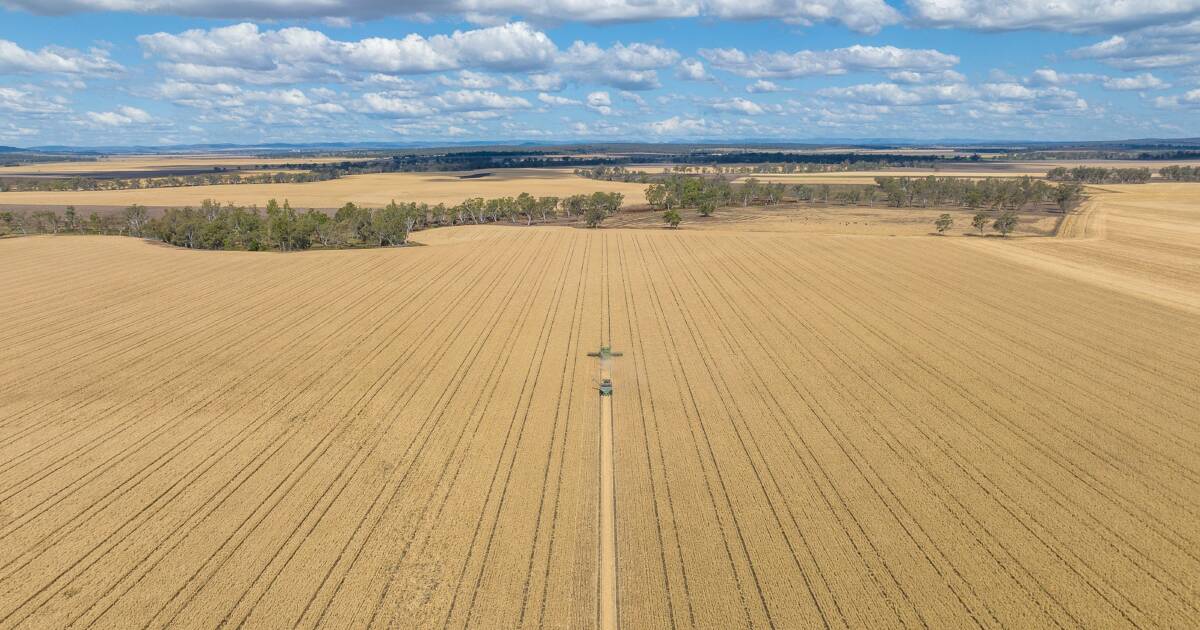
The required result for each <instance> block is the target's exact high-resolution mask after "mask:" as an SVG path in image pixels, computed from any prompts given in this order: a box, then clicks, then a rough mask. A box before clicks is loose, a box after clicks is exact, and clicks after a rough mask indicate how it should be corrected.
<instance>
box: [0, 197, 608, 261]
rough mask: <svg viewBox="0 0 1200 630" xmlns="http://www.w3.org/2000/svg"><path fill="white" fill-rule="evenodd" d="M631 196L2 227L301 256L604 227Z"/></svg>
mask: <svg viewBox="0 0 1200 630" xmlns="http://www.w3.org/2000/svg"><path fill="white" fill-rule="evenodd" d="M623 201H624V195H622V194H621V193H604V192H596V193H592V194H586V195H585V194H580V195H571V196H569V197H564V198H561V199H560V198H558V197H534V196H533V195H530V194H528V193H521V194H520V195H517V196H516V197H500V198H493V199H484V198H480V197H476V198H472V199H467V200H465V201H463V202H462V203H460V204H456V205H453V206H448V205H446V204H436V205H431V204H427V203H416V202H408V203H397V202H395V201H392V202H391V203H388V204H387V205H386V206H384V207H381V208H368V207H364V206H359V205H357V204H354V203H347V204H346V205H344V206H342V207H341V208H339V209H338V210H337V211H336V212H334V213H333V215H332V216H331V215H329V214H327V213H325V212H322V211H320V210H313V209H309V210H305V211H300V210H297V209H295V208H292V207H291V204H290V203H288V201H287V200H284V202H283V203H282V204H281V203H279V202H278V201H277V200H275V199H272V200H270V201H268V202H267V205H266V208H265V209H263V210H260V209H259V208H258V206H237V205H234V204H231V203H229V204H225V205H221V204H220V203H218V202H216V201H214V200H205V201H203V202H202V203H201V204H200V207H198V208H193V207H190V206H189V207H184V208H169V209H167V210H164V211H163V213H162V215H161V216H158V217H151V216H150V212H149V211H148V210H147V208H146V207H145V206H141V205H132V206H129V207H128V208H126V209H125V210H124V211H123V212H121V213H120V214H116V215H100V214H98V213H95V212H93V213H91V214H90V215H89V217H88V218H87V219H86V220H82V219H80V217H79V215H78V213H76V211H75V208H74V207H71V206H68V207H67V208H66V210H65V211H64V213H63V214H61V215H60V214H59V213H57V212H55V211H53V210H38V211H35V212H33V213H26V212H24V211H7V212H2V213H0V226H3V227H4V228H5V229H6V231H8V232H10V233H17V234H38V233H42V234H63V233H80V234H118V235H128V236H140V237H145V238H152V239H156V240H160V241H163V242H165V243H170V244H172V245H176V246H179V247H186V248H190V249H230V250H248V251H265V250H274V251H296V250H304V249H309V248H312V247H317V246H319V247H324V248H331V249H332V248H348V247H387V246H399V245H406V244H408V239H409V235H410V234H411V233H412V232H415V231H418V230H423V229H427V228H432V227H438V226H449V225H463V224H483V223H494V222H499V221H509V222H511V223H524V224H526V225H532V224H534V223H545V222H549V221H552V220H556V219H559V218H568V219H575V220H581V221H583V222H584V223H585V224H586V225H588V226H589V227H596V226H599V225H600V224H601V223H602V222H603V221H604V220H605V219H606V218H608V217H609V216H612V215H613V214H614V213H616V212H617V210H619V209H620V207H621V204H622V202H623Z"/></svg>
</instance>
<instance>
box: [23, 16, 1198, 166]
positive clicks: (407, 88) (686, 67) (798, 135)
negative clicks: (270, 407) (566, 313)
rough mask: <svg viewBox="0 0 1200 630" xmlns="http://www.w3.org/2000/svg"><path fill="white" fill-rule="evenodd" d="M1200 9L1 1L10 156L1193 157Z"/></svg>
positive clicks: (1196, 114)
mask: <svg viewBox="0 0 1200 630" xmlns="http://www.w3.org/2000/svg"><path fill="white" fill-rule="evenodd" d="M1198 62H1200V0H1139V1H1137V2H1132V1H1128V0H1126V1H1114V0H1108V1H1100V0H1056V1H1055V2H1048V1H1045V0H1042V1H1035V0H1010V1H1008V2H1004V1H988V0H891V1H888V0H390V1H389V0H237V1H235V0H0V144H10V145H18V146H34V145H44V144H70V145H80V146H87V145H128V144H150V145H156V144H177V143H198V142H234V143H254V142H309V141H396V142H408V141H414V142H416V141H420V142H438V141H447V140H453V141H472V140H487V141H504V140H530V141H573V140H599V141H618V140H649V141H700V140H717V141H719V140H722V139H743V138H755V139H767V140H776V141H792V140H795V141H803V140H807V139H814V138H911V139H918V140H938V139H945V138H974V139H981V140H989V139H995V140H1100V139H1118V138H1133V137H1188V136H1200V116H1198V114H1200V63H1198Z"/></svg>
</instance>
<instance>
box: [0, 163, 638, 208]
mask: <svg viewBox="0 0 1200 630" xmlns="http://www.w3.org/2000/svg"><path fill="white" fill-rule="evenodd" d="M489 172H491V173H492V175H489V176H487V177H479V178H472V179H459V175H462V174H463V173H441V172H438V173H374V174H369V175H350V176H347V177H342V178H339V179H333V180H329V181H324V182H307V183H301V184H219V185H216V186H182V187H178V188H142V189H131V190H95V191H64V192H42V191H35V192H6V193H0V205H3V206H8V207H14V206H19V207H32V206H40V205H52V206H63V205H68V204H73V205H76V206H79V207H86V206H108V207H123V206H128V205H130V204H134V203H139V204H142V205H144V206H151V207H155V208H159V207H183V206H187V205H190V206H199V205H200V202H202V201H204V200H205V199H216V200H217V201H219V202H221V203H235V204H239V205H246V206H249V205H252V204H257V205H258V206H259V207H263V206H265V205H266V204H267V200H268V199H278V200H279V201H280V202H281V203H282V202H283V200H284V199H286V200H288V201H290V202H291V204H292V206H293V207H296V208H338V207H341V206H342V205H344V204H345V203H347V202H354V203H357V204H360V205H367V206H383V205H387V203H388V202H389V201H392V200H395V201H401V202H403V201H416V202H426V203H430V204H437V203H445V204H446V205H454V204H457V203H460V202H462V201H463V200H464V199H468V198H471V197H515V196H517V195H519V194H521V193H523V192H527V193H529V194H531V195H535V196H556V197H566V196H568V195H574V194H580V193H585V194H586V193H592V192H597V191H600V192H619V193H623V194H624V195H625V204H626V205H639V204H644V203H646V196H645V190H646V186H645V185H644V184H627V183H624V182H606V181H597V180H592V179H585V178H583V177H578V176H576V175H575V174H574V173H572V172H571V171H570V170H569V169H495V170H492V171H489Z"/></svg>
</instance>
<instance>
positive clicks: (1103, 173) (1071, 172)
mask: <svg viewBox="0 0 1200 630" xmlns="http://www.w3.org/2000/svg"><path fill="white" fill-rule="evenodd" d="M1046 178H1047V179H1050V180H1051V181H1056V182H1079V183H1081V184H1145V183H1146V182H1148V181H1150V169H1148V168H1105V167H1103V166H1076V167H1074V168H1066V167H1065V166H1058V167H1055V168H1052V169H1050V170H1049V171H1047V172H1046Z"/></svg>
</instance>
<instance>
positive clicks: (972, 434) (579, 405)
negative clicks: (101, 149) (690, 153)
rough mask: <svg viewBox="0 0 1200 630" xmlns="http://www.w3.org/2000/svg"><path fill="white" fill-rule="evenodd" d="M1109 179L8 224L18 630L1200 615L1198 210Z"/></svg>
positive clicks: (8, 582)
mask: <svg viewBox="0 0 1200 630" xmlns="http://www.w3.org/2000/svg"><path fill="white" fill-rule="evenodd" d="M1106 188H1111V190H1109V191H1108V192H1102V193H1100V194H1097V195H1096V197H1095V198H1094V204H1093V206H1092V207H1091V208H1089V210H1088V211H1087V212H1084V213H1082V214H1080V215H1078V216H1077V217H1074V218H1072V219H1071V220H1070V221H1068V223H1067V225H1066V227H1065V229H1064V230H1063V234H1064V238H1019V239H1007V240H1001V239H971V238H933V237H925V236H918V235H913V236H910V237H907V238H903V237H902V238H891V237H889V236H887V235H885V234H884V235H873V234H864V233H855V234H854V235H852V236H837V235H829V234H822V233H813V232H808V231H802V230H801V231H792V230H777V231H772V230H771V229H768V228H769V226H770V225H775V224H776V223H778V222H784V221H785V219H784V218H782V217H778V216H774V215H772V216H765V217H764V218H763V220H762V221H755V222H751V223H750V224H749V225H751V226H753V228H752V229H742V226H741V225H740V224H739V223H738V222H736V221H733V222H729V223H727V224H723V225H724V227H721V228H720V229H704V230H701V229H683V230H678V231H670V230H656V229H604V230H593V231H589V230H579V229H571V228H563V227H546V228H536V227H535V228H521V227H508V226H470V227H461V228H451V229H442V230H432V231H429V232H423V233H421V235H420V240H421V241H422V242H423V243H424V246H422V247H411V248H402V249H377V250H353V251H313V252H306V253H299V254H289V255H281V254H261V253H237V252H196V251H185V250H177V249H171V248H166V247H161V246H155V245H151V244H148V243H143V242H140V241H136V240H133V239H123V238H118V237H83V236H69V237H28V238H14V239H5V240H3V241H0V296H2V297H3V301H2V302H0V317H2V321H4V323H5V325H4V327H3V329H0V392H2V393H0V627H54V628H60V627H73V628H88V627H91V628H107V627H134V628H139V627H153V628H165V627H196V628H210V627H231V628H232V627H243V628H252V627H289V628H291V627H298V628H317V627H322V628H324V627H346V628H352V627H353V628H358V627H381V628H382V627H421V628H425V627H435V628H462V627H478V628H507V627H529V628H534V627H537V628H593V627H597V626H603V627H616V626H620V627H625V628H642V627H665V628H713V627H722V628H725V627H772V626H773V627H777V628H796V627H803V628H809V627H812V628H859V627H908V628H922V627H929V628H935V627H936V628H940V627H956V628H957V627H989V628H990V627H1010V628H1013V627H1020V628H1027V627H1052V626H1056V627H1079V626H1085V627H1147V628H1148V627H1178V628H1184V627H1189V626H1190V625H1193V620H1194V619H1196V618H1197V617H1200V587H1197V585H1198V584H1200V552H1198V551H1197V549H1200V518H1198V517H1200V498H1198V497H1200V376H1198V375H1197V370H1196V365H1198V364H1200V311H1197V310H1196V308H1195V306H1197V305H1198V304H1200V300H1198V299H1197V296H1200V246H1198V245H1197V242H1198V241H1197V240H1196V236H1197V234H1200V204H1198V203H1197V201H1196V199H1197V197H1196V194H1195V192H1194V191H1195V190H1197V188H1198V187H1196V186H1187V185H1166V184H1155V185H1152V186H1143V187H1106ZM685 227H686V226H685ZM1067 237H1070V238H1067ZM599 345H611V346H612V347H614V348H615V349H618V350H621V351H624V353H625V354H624V356H623V357H621V358H619V359H616V360H614V361H613V362H612V363H611V365H610V366H607V368H608V369H609V370H610V374H611V377H612V378H613V380H614V383H615V384H616V389H615V392H614V395H613V396H612V397H611V398H609V399H607V401H608V402H610V403H611V408H609V409H606V408H605V407H604V406H602V405H601V404H598V403H597V393H596V379H597V372H598V370H597V367H598V366H597V365H596V364H595V363H594V361H595V360H594V359H590V358H588V357H587V356H586V353H587V352H588V351H591V350H595V349H596V347H597V346H599ZM610 449H611V450H610ZM610 474H611V477H610ZM608 543H612V546H611V548H606V546H607V544H608Z"/></svg>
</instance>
